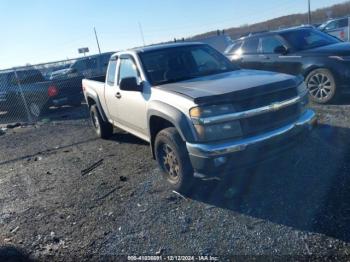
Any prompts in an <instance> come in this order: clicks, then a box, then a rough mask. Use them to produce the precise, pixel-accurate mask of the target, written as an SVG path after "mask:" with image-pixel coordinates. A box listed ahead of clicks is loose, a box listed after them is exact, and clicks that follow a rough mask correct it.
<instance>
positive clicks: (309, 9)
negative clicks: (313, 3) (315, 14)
mask: <svg viewBox="0 0 350 262" xmlns="http://www.w3.org/2000/svg"><path fill="white" fill-rule="evenodd" d="M307 2H308V16H307V22H308V24H309V25H311V7H310V0H308V1H307Z"/></svg>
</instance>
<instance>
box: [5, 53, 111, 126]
mask: <svg viewBox="0 0 350 262" xmlns="http://www.w3.org/2000/svg"><path fill="white" fill-rule="evenodd" d="M112 54H113V53H104V54H100V55H94V56H87V57H83V58H79V59H71V60H64V61H56V62H51V63H45V64H38V65H28V66H24V67H16V68H12V69H6V70H0V124H6V123H12V122H28V123H35V122H37V121H38V120H40V119H41V118H43V117H49V116H50V113H51V112H52V110H51V109H52V108H55V109H57V108H62V107H67V106H70V107H77V106H81V103H82V101H83V93H82V79H84V78H88V79H93V80H98V81H104V78H105V75H106V70H107V66H108V61H109V59H110V56H111V55H112Z"/></svg>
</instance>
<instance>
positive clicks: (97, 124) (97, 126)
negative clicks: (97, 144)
mask: <svg viewBox="0 0 350 262" xmlns="http://www.w3.org/2000/svg"><path fill="white" fill-rule="evenodd" d="M91 120H92V124H93V125H94V127H95V129H96V131H97V132H99V131H100V122H99V121H98V117H97V115H96V114H95V113H94V112H92V113H91Z"/></svg>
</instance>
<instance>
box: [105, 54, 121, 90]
mask: <svg viewBox="0 0 350 262" xmlns="http://www.w3.org/2000/svg"><path fill="white" fill-rule="evenodd" d="M117 60H118V59H117V58H116V57H113V58H111V60H110V62H109V66H108V71H107V77H106V78H107V79H106V80H107V84H108V85H110V86H113V85H114V83H115V77H116V71H117Z"/></svg>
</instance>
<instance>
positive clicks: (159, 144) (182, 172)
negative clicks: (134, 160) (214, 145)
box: [154, 127, 194, 194]
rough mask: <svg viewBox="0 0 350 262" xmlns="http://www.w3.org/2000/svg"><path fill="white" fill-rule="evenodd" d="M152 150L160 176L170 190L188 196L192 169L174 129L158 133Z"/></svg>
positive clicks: (192, 179) (182, 143) (183, 145)
mask: <svg viewBox="0 0 350 262" xmlns="http://www.w3.org/2000/svg"><path fill="white" fill-rule="evenodd" d="M154 150H155V155H156V159H157V162H158V164H159V166H160V169H161V172H162V175H163V176H164V178H165V179H166V180H167V181H168V182H169V184H170V186H171V188H172V189H173V190H175V191H177V192H179V193H182V194H188V193H189V191H190V189H191V188H192V185H193V181H194V178H193V168H192V165H191V162H190V159H189V156H188V152H187V149H186V145H185V143H184V141H183V140H182V138H181V136H180V135H179V133H178V132H177V130H176V128H174V127H169V128H166V129H163V130H162V131H160V132H159V133H158V134H157V136H156V140H155V144H154Z"/></svg>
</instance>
